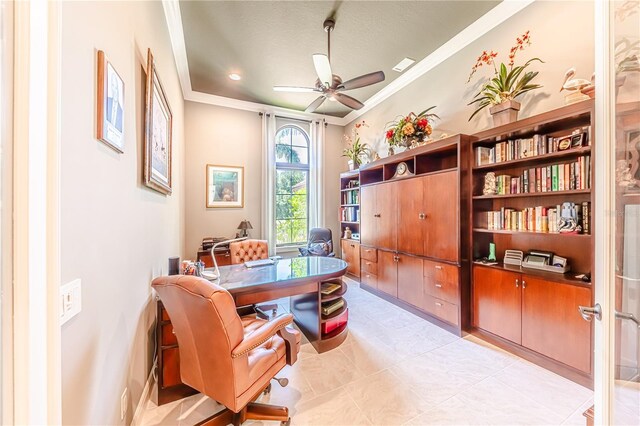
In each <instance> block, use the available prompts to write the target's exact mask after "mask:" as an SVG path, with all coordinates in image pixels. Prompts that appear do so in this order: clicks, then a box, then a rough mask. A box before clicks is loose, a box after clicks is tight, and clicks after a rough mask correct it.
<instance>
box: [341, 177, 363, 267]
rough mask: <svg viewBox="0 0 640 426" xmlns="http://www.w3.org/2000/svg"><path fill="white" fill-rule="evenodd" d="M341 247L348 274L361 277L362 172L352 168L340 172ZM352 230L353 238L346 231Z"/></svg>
mask: <svg viewBox="0 0 640 426" xmlns="http://www.w3.org/2000/svg"><path fill="white" fill-rule="evenodd" d="M339 219H340V248H341V251H342V259H343V260H344V261H345V262H347V264H348V265H349V267H348V268H347V274H348V275H350V276H351V277H353V278H358V279H359V278H360V239H359V235H360V172H359V171H358V170H351V171H348V172H344V173H341V174H340V211H339ZM347 227H348V228H349V230H351V233H352V235H353V234H355V236H352V237H351V238H345V231H346V229H347Z"/></svg>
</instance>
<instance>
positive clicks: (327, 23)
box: [322, 18, 336, 32]
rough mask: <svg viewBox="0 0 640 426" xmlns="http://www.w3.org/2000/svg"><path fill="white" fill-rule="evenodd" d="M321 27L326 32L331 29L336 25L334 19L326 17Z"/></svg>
mask: <svg viewBox="0 0 640 426" xmlns="http://www.w3.org/2000/svg"><path fill="white" fill-rule="evenodd" d="M322 27H323V28H324V30H325V31H326V32H329V31H332V30H333V29H334V28H335V27H336V21H334V20H333V19H331V18H327V19H325V21H324V23H323V24H322Z"/></svg>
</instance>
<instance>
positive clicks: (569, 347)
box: [522, 275, 591, 373]
mask: <svg viewBox="0 0 640 426" xmlns="http://www.w3.org/2000/svg"><path fill="white" fill-rule="evenodd" d="M579 305H582V306H591V289H589V288H586V287H579V286H574V285H570V284H562V283H556V282H552V281H546V280H543V279H540V278H533V277H529V276H527V275H523V276H522V345H523V346H526V347H527V348H529V349H532V350H534V351H536V352H539V353H541V354H543V355H546V356H548V357H549V358H553V359H555V360H558V361H560V362H563V363H565V364H567V365H570V366H572V367H574V368H577V369H578V370H581V371H584V372H585V373H590V372H591V325H590V323H588V322H586V321H585V320H583V319H582V317H581V316H580V314H579V313H578V306H579Z"/></svg>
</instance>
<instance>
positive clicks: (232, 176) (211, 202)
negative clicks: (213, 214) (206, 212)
mask: <svg viewBox="0 0 640 426" xmlns="http://www.w3.org/2000/svg"><path fill="white" fill-rule="evenodd" d="M206 177H207V179H206V181H207V184H206V185H207V186H206V194H205V199H206V206H207V208H208V209H209V208H218V209H220V208H243V207H244V167H243V166H219V165H215V164H207V167H206Z"/></svg>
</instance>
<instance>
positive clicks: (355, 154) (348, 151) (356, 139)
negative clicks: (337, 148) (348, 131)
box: [342, 120, 369, 170]
mask: <svg viewBox="0 0 640 426" xmlns="http://www.w3.org/2000/svg"><path fill="white" fill-rule="evenodd" d="M361 127H369V126H368V125H367V124H366V123H365V121H364V120H362V122H360V123H356V125H355V126H354V127H353V131H352V134H353V136H352V137H349V136H347V135H345V136H344V139H345V141H346V142H347V143H348V144H349V146H347V147H346V148H345V149H344V150H343V151H342V156H343V157H347V158H348V159H349V170H355V169H357V168H358V167H360V164H362V160H363V159H364V157H366V156H367V155H368V154H369V146H368V145H367V144H366V143H361V142H360V135H359V134H358V129H359V128H361Z"/></svg>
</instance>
